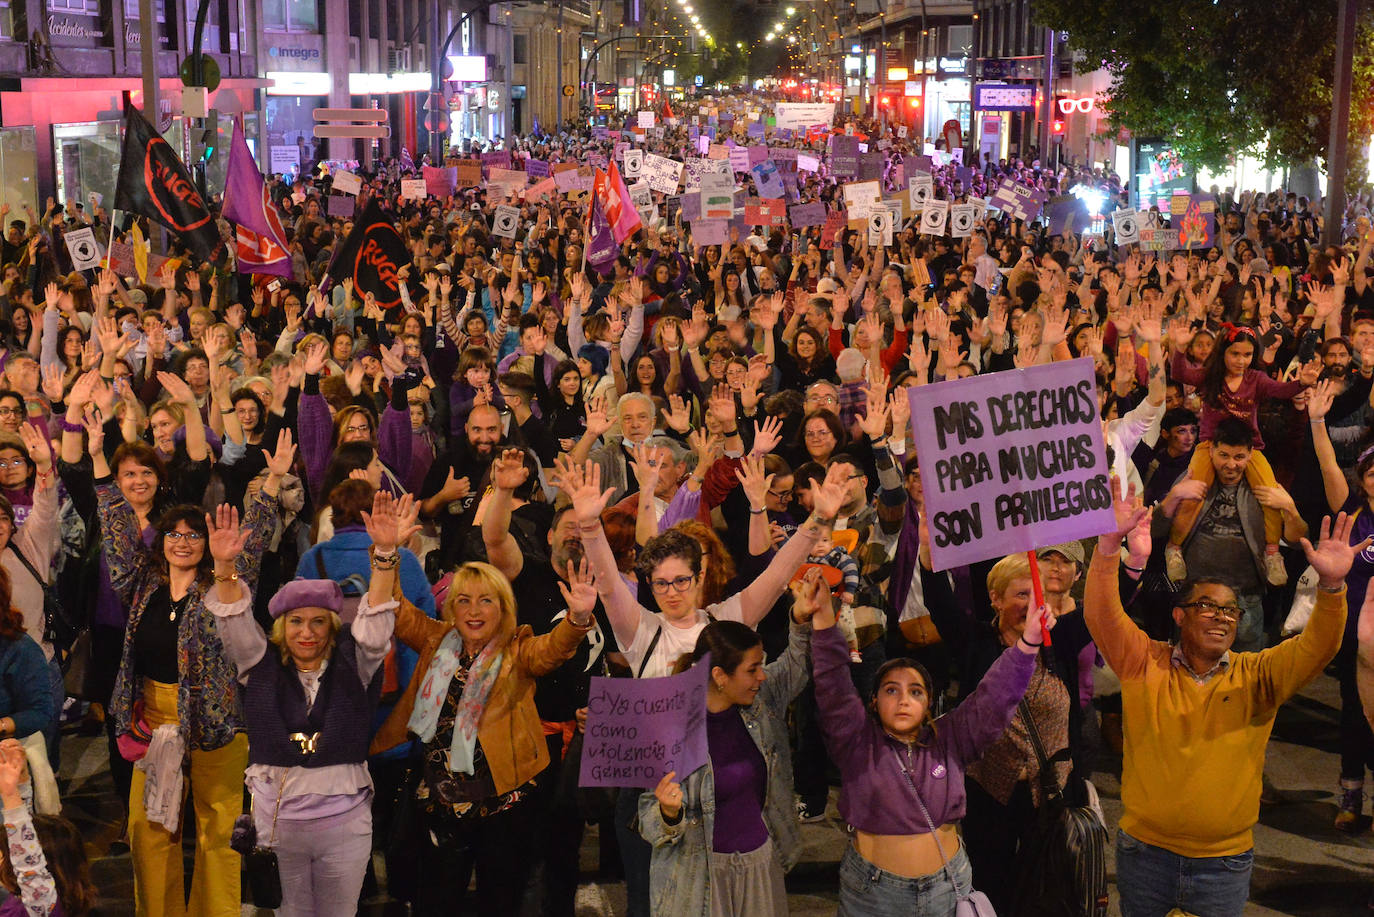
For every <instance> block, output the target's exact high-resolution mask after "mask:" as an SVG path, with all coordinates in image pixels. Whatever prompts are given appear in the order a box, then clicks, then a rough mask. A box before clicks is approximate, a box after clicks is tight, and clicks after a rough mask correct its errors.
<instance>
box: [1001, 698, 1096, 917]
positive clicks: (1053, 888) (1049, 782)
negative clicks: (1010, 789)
mask: <svg viewBox="0 0 1374 917" xmlns="http://www.w3.org/2000/svg"><path fill="white" fill-rule="evenodd" d="M1020 711H1021V719H1022V720H1023V721H1024V722H1025V724H1026V732H1027V733H1028V734H1029V736H1030V742H1031V747H1032V748H1033V749H1034V750H1035V757H1036V760H1037V761H1038V762H1039V763H1040V788H1041V790H1042V791H1043V792H1044V796H1045V798H1044V801H1043V803H1042V804H1041V806H1040V810H1039V813H1038V817H1037V821H1036V825H1035V828H1034V831H1033V833H1032V835H1031V838H1030V840H1029V841H1028V843H1029V844H1030V845H1032V849H1031V850H1030V851H1028V853H1027V855H1025V856H1022V857H1019V859H1020V860H1021V870H1020V875H1019V877H1018V878H1017V882H1016V888H1017V894H1016V900H1017V902H1018V905H1017V911H1016V913H1017V917H1106V913H1107V840H1108V839H1107V826H1106V825H1105V824H1103V822H1102V817H1101V815H1100V814H1099V813H1098V811H1097V810H1096V809H1094V808H1092V807H1091V806H1086V805H1085V806H1074V805H1069V804H1068V801H1067V800H1066V799H1065V796H1064V789H1063V788H1062V787H1061V786H1060V785H1059V781H1058V780H1056V779H1055V777H1054V771H1053V769H1052V768H1051V762H1050V760H1049V756H1048V755H1046V754H1045V745H1044V743H1043V742H1042V741H1041V740H1040V730H1039V729H1037V728H1036V725H1035V718H1034V717H1033V716H1031V712H1030V705H1028V704H1027V703H1026V701H1025V699H1024V698H1023V699H1022V701H1021V703H1020ZM1069 779H1071V780H1072V779H1075V778H1073V777H1070V778H1069ZM1085 790H1086V788H1085ZM1084 795H1086V792H1085V794H1084Z"/></svg>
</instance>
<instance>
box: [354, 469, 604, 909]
mask: <svg viewBox="0 0 1374 917" xmlns="http://www.w3.org/2000/svg"><path fill="white" fill-rule="evenodd" d="M378 500H379V502H378V504H376V512H379V513H380V512H388V511H389V510H387V509H386V507H388V506H389V505H390V504H389V501H390V497H389V496H388V495H386V494H380V495H379V496H378ZM418 512H419V507H418V506H417V505H415V504H412V503H409V502H408V501H403V503H402V505H401V506H400V507H399V508H398V513H397V514H398V515H399V516H401V522H400V524H399V527H400V528H401V530H402V531H405V530H407V529H409V528H410V527H411V526H413V525H414V524H415V519H416V517H417V515H418ZM374 558H375V554H374ZM374 562H375V561H374ZM373 575H374V577H375V576H376V574H375V573H374V574H373ZM567 575H568V583H569V584H570V585H565V584H564V583H562V582H560V583H559V589H560V590H561V591H562V592H563V596H564V599H565V600H566V601H567V603H568V615H567V617H565V618H564V619H563V620H562V621H560V622H559V623H558V625H557V626H556V627H554V629H553V630H552V631H550V632H549V633H547V634H544V635H542V636H539V637H536V636H534V632H533V630H532V629H531V628H530V627H529V626H528V625H521V626H519V627H517V626H516V609H515V597H514V595H513V594H512V592H511V587H510V583H509V582H508V581H507V580H506V578H505V577H504V576H502V575H501V573H500V571H498V570H497V569H496V568H495V567H493V566H491V565H490V564H485V563H467V564H463V565H462V566H460V567H459V568H458V569H457V570H456V571H455V572H454V574H453V578H452V580H451V581H450V585H449V591H448V597H447V598H446V599H445V600H444V607H443V612H442V619H441V620H438V621H435V620H433V619H431V618H427V617H425V615H424V613H423V612H421V611H419V610H418V609H417V608H416V607H415V606H414V605H412V604H411V603H410V602H409V601H406V600H405V598H404V597H403V596H401V595H400V594H399V590H397V589H395V588H394V587H393V591H392V592H391V596H392V598H394V599H396V600H398V601H399V602H400V606H399V608H398V610H397V616H396V637H397V639H399V640H400V641H401V642H402V643H404V644H406V645H407V646H409V647H411V648H412V649H414V650H416V651H417V652H419V653H420V664H419V666H418V667H417V668H416V670H415V677H414V678H412V679H411V680H410V684H409V685H408V686H407V688H406V690H405V693H404V694H403V695H402V696H401V700H400V702H399V703H397V705H396V709H395V710H393V711H392V714H391V716H389V717H388V718H387V720H386V722H385V723H384V724H383V725H382V728H381V729H380V730H379V731H378V733H377V735H376V737H375V738H374V739H373V741H372V749H371V751H372V753H373V754H378V753H380V752H383V751H386V750H387V749H389V748H393V747H395V746H396V745H398V744H400V743H401V742H403V741H405V739H406V736H407V734H411V735H414V736H415V737H416V738H418V739H419V741H420V743H421V745H422V748H421V752H420V755H421V760H420V762H419V765H418V771H419V774H418V779H417V781H416V785H415V792H414V803H415V805H416V806H417V808H418V809H419V812H420V813H421V819H420V820H421V832H420V833H421V835H422V839H421V841H420V853H419V857H420V877H421V878H420V889H419V893H418V896H417V900H416V911H415V912H416V914H418V915H421V917H428V915H438V914H443V915H449V914H454V913H458V914H465V913H473V914H514V913H517V912H518V911H519V909H520V900H521V897H522V896H523V894H524V890H525V884H526V878H527V875H528V871H529V867H530V864H531V863H532V862H533V855H532V851H533V850H535V849H536V847H537V846H538V844H537V831H538V829H539V826H538V825H537V824H536V822H535V814H536V811H537V809H536V806H535V804H534V800H533V798H532V797H533V792H534V778H535V777H537V776H538V775H539V774H540V772H542V771H543V770H544V769H545V768H546V767H548V766H549V749H548V742H547V740H546V739H545V737H544V729H543V726H542V724H541V723H540V721H539V713H538V711H537V710H536V709H535V705H534V681H535V679H536V678H538V677H539V676H541V675H545V674H547V673H549V672H551V671H553V670H554V669H555V668H557V667H558V666H559V665H561V664H562V663H563V662H564V661H566V660H567V659H569V658H571V656H572V655H573V652H574V651H575V650H576V649H577V645H578V643H580V642H581V641H582V638H583V637H584V636H585V635H586V633H587V631H588V630H589V629H590V628H591V626H592V608H593V607H594V606H595V605H596V590H595V589H594V588H593V586H592V584H591V575H590V574H589V573H588V572H587V570H586V567H585V565H584V566H583V568H582V569H581V570H580V571H579V570H575V569H573V568H572V566H571V564H570V565H569V569H568V571H567ZM375 594H376V589H375V588H374V589H373V590H372V591H370V592H369V594H368V595H367V596H366V597H364V599H363V601H362V603H361V604H360V605H359V608H358V613H359V614H360V615H361V614H366V613H368V606H370V605H371V603H372V601H373V596H374V595H375ZM431 841H432V842H431ZM474 868H475V869H476V872H477V895H476V898H477V900H476V902H475V903H472V902H468V903H466V904H464V903H463V899H464V892H465V891H466V890H467V887H468V880H469V878H470V876H471V875H472V872H473V870H474Z"/></svg>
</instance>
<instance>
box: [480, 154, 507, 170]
mask: <svg viewBox="0 0 1374 917" xmlns="http://www.w3.org/2000/svg"><path fill="white" fill-rule="evenodd" d="M482 168H483V169H485V170H486V171H487V172H488V174H490V172H491V170H492V169H509V168H510V150H497V151H496V152H494V153H483V154H482Z"/></svg>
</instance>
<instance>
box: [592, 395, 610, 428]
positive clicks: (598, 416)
mask: <svg viewBox="0 0 1374 917" xmlns="http://www.w3.org/2000/svg"><path fill="white" fill-rule="evenodd" d="M586 425H587V433H588V434H589V435H591V436H601V435H603V434H605V432H606V431H607V430H609V429H610V428H611V418H610V414H609V413H608V412H607V410H606V396H605V395H598V396H597V397H595V398H593V399H592V400H591V401H588V402H587V415H586Z"/></svg>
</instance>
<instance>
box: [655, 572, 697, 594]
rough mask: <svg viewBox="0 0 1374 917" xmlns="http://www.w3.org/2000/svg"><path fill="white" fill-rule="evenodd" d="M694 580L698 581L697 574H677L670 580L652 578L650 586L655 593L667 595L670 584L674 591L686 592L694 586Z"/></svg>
mask: <svg viewBox="0 0 1374 917" xmlns="http://www.w3.org/2000/svg"><path fill="white" fill-rule="evenodd" d="M694 582H696V577H695V576H676V577H673V578H672V579H670V580H666V579H656V580H650V581H649V588H651V589H653V590H654V595H667V594H668V587H669V586H671V587H673V591H674V592H686V591H687V590H688V589H690V588H692V583H694Z"/></svg>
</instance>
